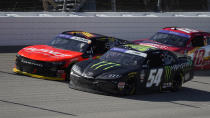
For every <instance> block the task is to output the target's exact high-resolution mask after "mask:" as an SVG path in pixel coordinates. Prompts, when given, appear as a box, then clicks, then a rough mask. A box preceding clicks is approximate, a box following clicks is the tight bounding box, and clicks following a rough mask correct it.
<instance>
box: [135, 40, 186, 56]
mask: <svg viewBox="0 0 210 118" xmlns="http://www.w3.org/2000/svg"><path fill="white" fill-rule="evenodd" d="M134 42H135V43H136V44H140V45H146V46H151V47H155V48H160V49H163V50H169V51H174V52H179V53H184V52H182V51H183V50H184V48H182V47H175V46H169V45H165V44H163V43H159V42H156V41H152V40H149V39H143V40H136V41H134Z"/></svg>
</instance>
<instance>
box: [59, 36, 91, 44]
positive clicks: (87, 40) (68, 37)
mask: <svg viewBox="0 0 210 118" xmlns="http://www.w3.org/2000/svg"><path fill="white" fill-rule="evenodd" d="M58 36H59V37H63V38H67V39H73V40H77V41H81V42H85V43H88V44H90V43H91V40H89V39H86V38H82V37H77V36H71V35H65V34H59V35H58Z"/></svg>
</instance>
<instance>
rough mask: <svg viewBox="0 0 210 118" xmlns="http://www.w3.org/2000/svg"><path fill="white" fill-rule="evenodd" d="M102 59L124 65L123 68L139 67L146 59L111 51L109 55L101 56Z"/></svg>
mask: <svg viewBox="0 0 210 118" xmlns="http://www.w3.org/2000/svg"><path fill="white" fill-rule="evenodd" d="M100 59H101V60H104V61H109V62H114V63H118V64H122V65H123V66H138V65H140V64H142V62H143V61H144V60H145V57H142V56H138V55H134V54H128V53H123V52H117V51H112V50H109V51H108V52H107V53H105V54H104V55H103V56H101V58H100Z"/></svg>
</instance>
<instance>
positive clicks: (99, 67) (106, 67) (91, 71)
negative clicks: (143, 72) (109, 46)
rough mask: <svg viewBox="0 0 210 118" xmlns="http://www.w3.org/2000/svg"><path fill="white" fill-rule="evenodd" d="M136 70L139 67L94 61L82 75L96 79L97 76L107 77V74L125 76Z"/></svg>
mask: <svg viewBox="0 0 210 118" xmlns="http://www.w3.org/2000/svg"><path fill="white" fill-rule="evenodd" d="M136 69H137V67H133V66H130V67H129V66H122V65H121V64H117V63H114V62H108V61H102V60H93V61H92V62H91V63H89V64H88V65H87V66H86V67H85V68H84V70H83V73H82V74H83V75H85V76H86V77H90V78H95V77H97V76H100V75H105V74H119V75H124V74H126V73H128V72H132V71H134V70H136ZM98 79H99V78H98Z"/></svg>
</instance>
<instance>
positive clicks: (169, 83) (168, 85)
mask: <svg viewBox="0 0 210 118" xmlns="http://www.w3.org/2000/svg"><path fill="white" fill-rule="evenodd" d="M171 86H172V83H171V82H168V83H163V86H162V87H163V88H168V87H171Z"/></svg>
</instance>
